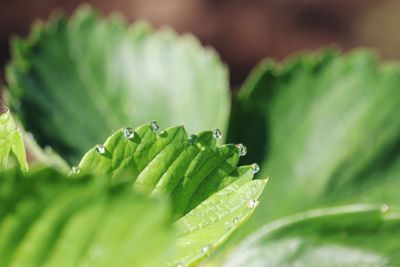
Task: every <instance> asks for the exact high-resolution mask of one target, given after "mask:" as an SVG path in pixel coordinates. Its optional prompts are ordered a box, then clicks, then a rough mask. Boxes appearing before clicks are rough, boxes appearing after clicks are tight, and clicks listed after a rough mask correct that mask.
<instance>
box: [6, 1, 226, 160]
mask: <svg viewBox="0 0 400 267" xmlns="http://www.w3.org/2000/svg"><path fill="white" fill-rule="evenodd" d="M11 50H12V62H11V64H10V65H9V66H8V69H7V84H8V85H7V86H8V89H9V97H8V101H9V105H10V106H11V108H12V109H13V110H15V111H16V114H18V116H19V118H20V119H21V121H22V122H23V124H24V126H25V128H26V129H27V131H30V132H32V133H33V134H34V136H35V138H36V139H37V140H38V142H39V144H41V145H42V146H44V145H50V146H51V147H53V148H54V149H55V150H56V151H57V152H58V153H59V154H60V155H62V156H63V157H67V159H68V160H69V161H70V162H75V163H76V161H77V160H78V159H79V158H81V156H82V155H83V153H84V152H86V151H87V150H88V149H89V148H90V147H91V146H92V145H93V143H96V142H100V141H101V140H104V139H105V138H106V137H107V136H109V134H110V133H111V132H112V131H114V130H117V129H119V128H121V127H124V126H125V125H127V124H128V123H132V124H134V125H141V124H143V123H145V122H147V121H150V120H153V119H155V120H158V121H159V122H160V123H161V124H162V125H177V124H181V123H185V124H186V126H187V127H188V129H190V130H191V131H199V130H202V129H210V128H212V127H220V128H221V129H225V127H226V126H227V119H228V116H229V107H230V99H229V89H228V87H229V86H228V78H227V72H226V69H225V67H224V66H223V65H222V63H221V62H220V60H219V58H218V56H217V55H216V53H215V52H214V51H213V50H211V49H209V48H207V49H204V48H202V47H201V45H200V44H199V42H198V41H197V40H196V39H195V38H194V37H193V36H191V35H184V36H182V37H178V36H177V34H176V33H175V32H174V31H172V30H171V29H168V28H164V29H161V30H159V31H157V32H154V31H153V30H152V29H151V27H150V26H149V25H148V24H146V23H140V22H139V23H136V24H134V25H133V26H132V27H128V26H127V24H126V23H125V22H124V21H123V19H122V18H121V17H117V16H112V17H111V18H109V19H101V18H100V17H99V16H98V14H97V13H95V12H94V11H92V10H91V9H89V8H87V7H85V8H81V9H79V10H78V11H77V12H76V13H75V14H74V15H73V16H72V18H71V19H70V20H67V19H66V18H65V17H63V16H56V17H53V18H52V19H51V21H50V22H49V23H48V24H46V25H42V24H38V25H36V27H34V29H33V31H32V33H31V35H30V37H29V39H27V40H21V39H16V40H14V42H13V43H12V47H11Z"/></svg>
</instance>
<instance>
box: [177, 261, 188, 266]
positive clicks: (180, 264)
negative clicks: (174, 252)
mask: <svg viewBox="0 0 400 267" xmlns="http://www.w3.org/2000/svg"><path fill="white" fill-rule="evenodd" d="M185 266H186V264H185V263H184V262H182V261H180V262H178V264H177V265H176V267H185Z"/></svg>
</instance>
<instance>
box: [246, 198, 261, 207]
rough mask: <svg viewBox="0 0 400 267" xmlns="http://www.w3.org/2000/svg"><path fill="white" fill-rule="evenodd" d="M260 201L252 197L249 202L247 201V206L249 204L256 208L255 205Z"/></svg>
mask: <svg viewBox="0 0 400 267" xmlns="http://www.w3.org/2000/svg"><path fill="white" fill-rule="evenodd" d="M259 203H260V202H259V201H258V200H257V199H251V200H249V202H247V206H248V207H249V208H250V209H254V208H255V207H257V206H258V204H259Z"/></svg>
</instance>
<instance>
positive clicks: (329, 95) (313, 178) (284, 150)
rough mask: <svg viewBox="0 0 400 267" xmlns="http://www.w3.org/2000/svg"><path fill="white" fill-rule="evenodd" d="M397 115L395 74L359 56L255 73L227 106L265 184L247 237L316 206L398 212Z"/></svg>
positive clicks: (325, 56) (328, 54)
mask: <svg viewBox="0 0 400 267" xmlns="http://www.w3.org/2000/svg"><path fill="white" fill-rule="evenodd" d="M399 107H400V71H399V67H398V66H397V65H395V64H388V63H386V64H379V63H378V62H377V61H376V59H375V57H374V56H373V55H372V54H371V53H370V52H367V51H356V52H352V53H350V54H348V55H341V54H339V53H337V52H335V51H331V50H326V51H323V52H319V53H317V54H314V55H300V56H298V57H295V58H293V59H290V60H289V61H288V62H286V63H284V64H283V65H279V64H276V63H273V62H271V61H265V62H263V63H262V64H260V65H259V66H258V67H257V68H256V69H255V70H254V72H253V73H252V74H251V75H250V78H249V79H248V80H247V82H246V83H245V85H244V87H243V88H242V90H241V91H240V92H239V95H238V97H237V98H236V100H235V103H234V109H233V115H232V120H231V128H230V133H229V136H230V137H229V139H230V141H235V140H241V141H242V142H245V144H246V145H248V147H249V157H248V158H247V159H250V160H252V161H259V162H262V164H261V169H262V170H263V171H262V173H263V174H266V173H268V175H269V176H270V177H271V180H270V184H269V187H268V190H267V191H266V192H265V195H264V196H262V199H264V200H268V201H262V204H261V205H260V208H259V209H258V210H257V212H256V213H255V214H254V217H253V218H252V224H251V223H250V224H249V225H248V226H249V227H248V228H247V231H249V230H250V229H252V227H256V225H260V224H262V223H264V222H265V221H271V220H272V219H276V218H279V217H282V216H285V215H289V214H292V213H294V212H298V211H303V210H306V209H309V208H314V207H320V206H328V205H335V204H337V203H342V204H344V203H347V204H350V203H358V202H360V201H362V202H365V203H376V204H383V203H387V204H400V197H399V194H398V190H396V188H398V186H399V185H400V157H399V156H398V155H399V149H400V119H399V116H398V114H399ZM253 219H254V220H253Z"/></svg>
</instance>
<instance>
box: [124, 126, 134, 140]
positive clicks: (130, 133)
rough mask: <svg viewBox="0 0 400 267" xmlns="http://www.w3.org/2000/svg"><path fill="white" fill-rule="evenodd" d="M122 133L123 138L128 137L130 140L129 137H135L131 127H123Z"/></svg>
mask: <svg viewBox="0 0 400 267" xmlns="http://www.w3.org/2000/svg"><path fill="white" fill-rule="evenodd" d="M123 133H124V136H125V138H126V139H128V140H130V139H132V138H133V137H135V132H134V131H133V129H132V128H130V127H126V128H125V129H124V131H123Z"/></svg>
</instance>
